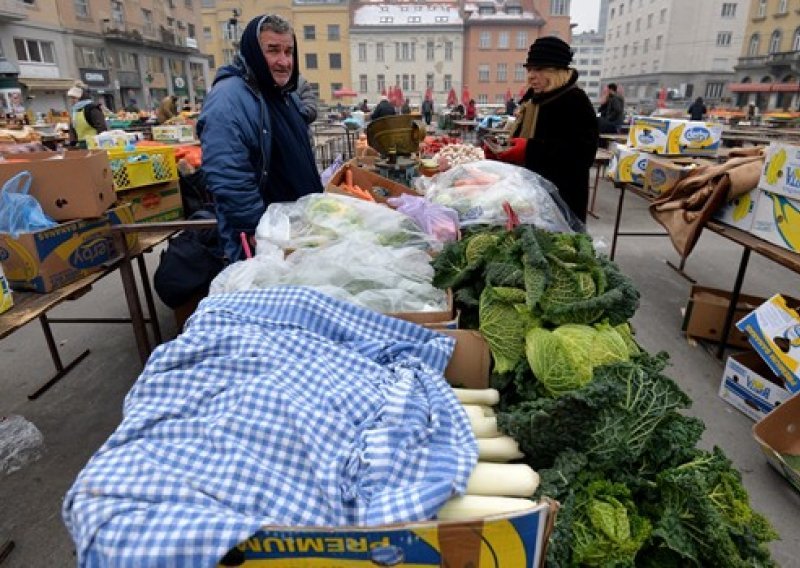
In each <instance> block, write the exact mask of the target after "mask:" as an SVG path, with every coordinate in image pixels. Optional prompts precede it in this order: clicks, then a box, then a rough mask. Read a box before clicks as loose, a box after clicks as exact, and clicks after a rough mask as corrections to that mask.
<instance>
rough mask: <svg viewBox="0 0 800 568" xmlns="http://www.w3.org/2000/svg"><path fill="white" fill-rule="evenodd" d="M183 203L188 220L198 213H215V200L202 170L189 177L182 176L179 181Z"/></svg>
mask: <svg viewBox="0 0 800 568" xmlns="http://www.w3.org/2000/svg"><path fill="white" fill-rule="evenodd" d="M178 183H179V184H180V188H181V200H182V201H183V214H184V215H185V216H186V217H187V218H189V219H190V218H191V216H192V215H194V214H195V213H197V212H198V211H209V212H212V213H213V212H214V200H213V198H212V197H211V193H210V192H209V191H208V186H207V184H206V176H205V174H204V173H203V170H202V169H199V170H197V171H195V172H194V173H191V174H189V175H181V176H180V178H179V179H178Z"/></svg>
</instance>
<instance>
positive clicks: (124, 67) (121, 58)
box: [116, 51, 139, 71]
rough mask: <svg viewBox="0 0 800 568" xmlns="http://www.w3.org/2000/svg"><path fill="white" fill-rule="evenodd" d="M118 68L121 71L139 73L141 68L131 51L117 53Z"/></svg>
mask: <svg viewBox="0 0 800 568" xmlns="http://www.w3.org/2000/svg"><path fill="white" fill-rule="evenodd" d="M116 59H117V66H118V67H119V70H120V71H138V70H139V66H138V65H137V64H136V62H137V59H136V54H135V53H131V52H129V51H118V52H117V53H116Z"/></svg>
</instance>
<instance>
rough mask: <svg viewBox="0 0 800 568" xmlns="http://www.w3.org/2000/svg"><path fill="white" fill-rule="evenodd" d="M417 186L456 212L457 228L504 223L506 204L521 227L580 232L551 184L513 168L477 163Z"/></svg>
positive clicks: (491, 162)
mask: <svg viewBox="0 0 800 568" xmlns="http://www.w3.org/2000/svg"><path fill="white" fill-rule="evenodd" d="M416 184H417V189H418V190H419V191H420V192H422V193H424V194H425V196H426V197H427V198H428V199H429V200H430V201H431V202H433V203H438V204H439V205H444V206H446V207H451V208H453V209H455V210H456V211H457V212H458V217H459V220H460V222H461V226H462V227H466V226H469V225H504V224H505V223H506V221H507V220H508V215H507V213H506V212H505V210H504V209H503V203H505V202H508V204H509V205H511V208H512V209H513V210H514V211H515V212H516V213H517V215H518V216H519V220H520V222H521V223H523V224H529V225H534V226H536V227H539V228H540V229H545V230H548V231H551V232H558V233H568V232H573V231H583V230H584V227H583V223H581V222H580V220H579V219H578V218H577V217H575V215H574V214H573V213H572V212H571V211H570V210H569V207H567V205H566V204H565V203H564V201H563V200H562V199H561V197H560V196H559V195H558V189H557V188H556V186H555V185H553V184H552V183H550V182H549V181H547V180H546V179H545V178H543V177H542V176H540V175H539V174H536V173H534V172H532V171H530V170H528V169H525V168H521V167H519V166H514V165H512V164H506V163H503V162H496V161H494V160H481V161H479V162H473V163H470V164H463V165H461V166H456V167H454V168H452V169H450V170H448V171H446V172H443V173H440V174H436V175H435V176H433V177H431V178H424V177H423V178H416Z"/></svg>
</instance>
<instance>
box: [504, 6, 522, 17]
mask: <svg viewBox="0 0 800 568" xmlns="http://www.w3.org/2000/svg"><path fill="white" fill-rule="evenodd" d="M506 14H508V15H509V16H521V15H522V6H506Z"/></svg>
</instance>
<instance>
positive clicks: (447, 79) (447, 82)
mask: <svg viewBox="0 0 800 568" xmlns="http://www.w3.org/2000/svg"><path fill="white" fill-rule="evenodd" d="M443 87H444V90H445V91H449V90H450V89H452V88H453V76H452V75H445V76H444V85H443Z"/></svg>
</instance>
